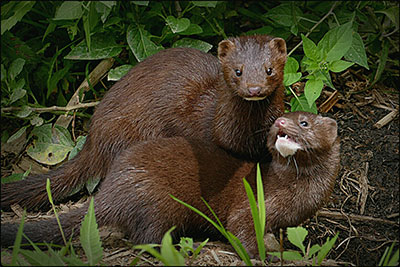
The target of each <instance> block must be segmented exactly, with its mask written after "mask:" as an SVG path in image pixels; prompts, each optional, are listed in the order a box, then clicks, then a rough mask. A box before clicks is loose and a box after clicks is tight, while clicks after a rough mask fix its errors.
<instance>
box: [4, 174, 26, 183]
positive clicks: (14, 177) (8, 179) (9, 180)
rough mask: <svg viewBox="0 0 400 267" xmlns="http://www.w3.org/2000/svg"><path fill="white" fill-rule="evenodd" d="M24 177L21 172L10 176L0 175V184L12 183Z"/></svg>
mask: <svg viewBox="0 0 400 267" xmlns="http://www.w3.org/2000/svg"><path fill="white" fill-rule="evenodd" d="M24 177H25V176H24V174H23V173H14V174H11V175H10V176H7V177H2V178H1V184H8V183H12V182H17V181H21V180H23V179H24Z"/></svg>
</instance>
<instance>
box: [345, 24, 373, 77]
mask: <svg viewBox="0 0 400 267" xmlns="http://www.w3.org/2000/svg"><path fill="white" fill-rule="evenodd" d="M344 58H345V59H347V60H349V61H351V62H354V63H356V64H358V65H360V66H362V67H364V68H366V69H367V70H369V66H368V61H367V54H366V52H365V46H364V42H363V40H362V39H361V36H360V34H358V32H354V33H353V42H352V44H351V47H350V48H349V50H348V51H347V53H346V54H345V55H344Z"/></svg>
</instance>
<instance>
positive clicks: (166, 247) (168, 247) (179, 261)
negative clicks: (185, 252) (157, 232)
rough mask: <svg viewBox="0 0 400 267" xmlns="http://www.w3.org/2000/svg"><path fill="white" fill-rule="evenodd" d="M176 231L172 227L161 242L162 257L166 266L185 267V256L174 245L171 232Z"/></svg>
mask: <svg viewBox="0 0 400 267" xmlns="http://www.w3.org/2000/svg"><path fill="white" fill-rule="evenodd" d="M174 229H175V227H172V228H171V229H169V230H168V231H167V232H166V233H165V234H164V237H163V239H162V241H161V249H160V251H161V255H162V256H163V258H164V260H165V262H163V263H164V264H165V265H166V266H184V265H185V259H184V258H183V256H182V255H181V254H180V253H179V252H178V251H177V250H176V249H175V247H174V245H173V244H172V237H171V232H172V231H173V230H174Z"/></svg>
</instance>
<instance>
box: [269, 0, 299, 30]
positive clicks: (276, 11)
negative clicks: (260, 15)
mask: <svg viewBox="0 0 400 267" xmlns="http://www.w3.org/2000/svg"><path fill="white" fill-rule="evenodd" d="M302 14H303V12H302V11H301V10H300V8H299V7H298V6H296V4H295V3H283V4H281V5H279V6H277V7H274V8H272V9H269V10H268V12H267V17H268V18H270V19H272V20H273V21H275V22H276V23H278V24H280V25H283V26H286V27H291V26H293V25H296V24H297V21H298V17H300V16H302Z"/></svg>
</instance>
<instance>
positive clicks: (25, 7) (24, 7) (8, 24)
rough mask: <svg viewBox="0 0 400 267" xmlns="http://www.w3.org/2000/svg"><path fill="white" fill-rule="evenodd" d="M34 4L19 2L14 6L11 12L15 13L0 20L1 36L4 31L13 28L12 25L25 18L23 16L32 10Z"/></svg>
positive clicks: (32, 2) (33, 2) (31, 2)
mask: <svg viewBox="0 0 400 267" xmlns="http://www.w3.org/2000/svg"><path fill="white" fill-rule="evenodd" d="M35 3H36V1H20V2H19V3H18V4H17V5H16V6H13V7H12V10H14V11H15V12H14V14H13V15H12V16H11V17H9V18H7V19H4V20H1V35H3V33H4V32H5V31H7V30H10V29H11V28H12V27H14V25H15V24H17V23H18V22H19V21H20V20H21V19H22V18H23V17H24V16H25V14H26V13H28V12H29V11H30V10H31V9H32V7H33V6H34V5H35ZM2 8H3V6H2ZM2 15H3V12H2Z"/></svg>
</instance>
